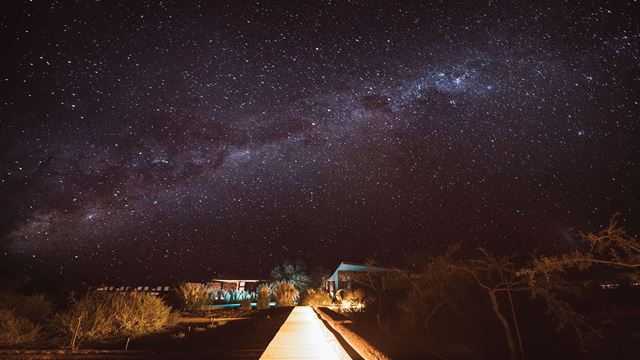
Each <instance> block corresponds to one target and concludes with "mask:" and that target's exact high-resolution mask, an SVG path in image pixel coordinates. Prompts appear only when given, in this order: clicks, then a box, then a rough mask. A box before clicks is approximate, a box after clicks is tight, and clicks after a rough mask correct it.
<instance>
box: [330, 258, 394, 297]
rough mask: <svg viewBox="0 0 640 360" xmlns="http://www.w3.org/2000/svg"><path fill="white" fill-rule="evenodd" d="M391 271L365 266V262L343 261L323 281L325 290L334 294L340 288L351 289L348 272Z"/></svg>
mask: <svg viewBox="0 0 640 360" xmlns="http://www.w3.org/2000/svg"><path fill="white" fill-rule="evenodd" d="M367 271H371V272H391V271H393V269H391V268H387V267H380V266H367V265H366V264H360V263H352V262H346V261H343V262H341V263H340V265H338V267H337V268H336V270H335V271H334V272H333V274H332V275H331V276H329V277H328V278H327V279H326V281H325V285H324V286H325V290H327V291H328V292H329V294H331V296H335V294H336V292H337V291H338V290H340V289H351V287H352V285H353V284H352V281H351V276H350V273H353V272H367Z"/></svg>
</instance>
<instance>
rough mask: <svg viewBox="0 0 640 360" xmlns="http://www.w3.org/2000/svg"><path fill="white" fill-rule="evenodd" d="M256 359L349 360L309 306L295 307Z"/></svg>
mask: <svg viewBox="0 0 640 360" xmlns="http://www.w3.org/2000/svg"><path fill="white" fill-rule="evenodd" d="M260 359H351V357H349V355H348V354H347V352H346V351H345V350H344V348H343V347H342V346H341V345H340V343H339V342H338V340H337V339H336V338H335V336H333V334H332V333H331V331H329V329H327V328H326V326H324V324H323V323H322V321H321V320H320V319H318V316H317V315H316V313H315V312H314V311H313V309H312V308H311V307H309V306H296V307H295V308H293V311H291V314H290V315H289V317H288V318H287V320H286V321H285V322H284V324H282V327H281V328H280V330H278V333H276V336H275V337H274V338H273V340H271V342H270V343H269V346H267V349H266V350H265V351H264V353H263V354H262V357H260Z"/></svg>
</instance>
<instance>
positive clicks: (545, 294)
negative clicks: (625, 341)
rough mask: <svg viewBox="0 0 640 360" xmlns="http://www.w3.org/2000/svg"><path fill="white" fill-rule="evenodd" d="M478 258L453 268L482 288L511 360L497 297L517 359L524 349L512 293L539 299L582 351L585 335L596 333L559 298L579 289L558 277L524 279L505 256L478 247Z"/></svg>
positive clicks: (522, 354)
mask: <svg viewBox="0 0 640 360" xmlns="http://www.w3.org/2000/svg"><path fill="white" fill-rule="evenodd" d="M479 250H480V252H481V253H482V256H481V257H478V258H471V259H467V260H465V261H463V262H461V263H460V265H457V266H459V267H460V269H461V270H462V271H464V272H466V273H467V274H469V275H470V276H471V277H472V278H473V280H474V281H475V283H476V284H477V285H478V286H479V287H480V288H481V289H483V290H484V291H485V292H486V294H487V296H488V298H489V301H490V303H491V311H492V312H493V314H494V315H495V317H496V319H497V320H498V322H499V323H500V325H501V326H502V328H503V330H504V334H505V340H506V342H507V346H508V348H509V353H510V357H511V359H517V358H518V351H516V345H515V340H514V336H513V332H514V331H513V330H514V329H512V328H511V325H510V322H509V320H508V315H506V314H505V312H504V309H503V308H502V307H501V305H500V298H501V297H502V298H503V297H506V300H507V301H508V304H509V308H510V312H511V317H512V320H513V325H514V328H515V334H516V336H517V340H518V345H519V353H520V356H521V357H522V358H523V357H524V348H523V344H522V337H521V336H520V329H519V325H518V320H517V316H516V309H515V305H514V302H513V297H512V294H513V293H516V292H525V293H528V294H529V295H530V296H531V297H532V298H534V299H535V298H539V299H541V300H542V301H543V302H544V304H545V306H546V308H547V310H548V312H549V314H550V315H551V316H552V317H553V319H554V320H555V321H556V323H557V325H558V330H560V329H563V328H565V327H566V326H570V327H572V328H573V329H574V331H575V333H576V336H577V338H578V342H579V344H580V345H581V347H583V348H584V345H585V341H586V337H585V334H586V333H591V334H596V331H595V329H594V328H593V327H591V326H590V325H589V324H588V322H587V321H586V319H585V317H584V315H582V314H580V313H578V312H577V311H575V310H574V309H573V308H572V307H571V306H570V304H569V303H567V302H566V301H564V300H562V299H561V295H563V294H577V293H578V292H579V288H578V287H576V286H572V285H570V284H569V283H568V282H567V281H565V280H564V279H563V278H562V277H560V276H559V274H547V276H545V277H539V276H535V275H532V276H530V277H528V278H527V276H525V275H524V272H523V270H522V268H521V267H518V266H517V265H516V264H515V263H514V261H513V260H512V259H511V258H510V257H508V256H496V255H493V254H491V253H489V252H488V251H486V250H484V249H482V248H479Z"/></svg>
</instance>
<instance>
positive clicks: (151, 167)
mask: <svg viewBox="0 0 640 360" xmlns="http://www.w3.org/2000/svg"><path fill="white" fill-rule="evenodd" d="M279 3H280V4H279V5H270V4H267V3H264V4H261V3H255V4H251V5H247V6H241V5H239V4H236V3H234V2H230V1H222V2H215V3H207V2H182V1H180V2H176V1H164V2H159V3H146V4H141V3H140V4H139V3H135V4H134V3H129V2H120V3H118V2H109V3H98V2H80V3H77V2H62V3H54V4H48V3H45V2H38V3H23V2H15V3H13V4H5V7H4V9H3V12H2V14H1V15H0V20H1V22H2V28H1V29H0V31H1V35H0V44H1V45H0V46H2V50H3V51H2V53H3V54H4V55H3V61H2V65H1V67H0V75H1V76H0V81H1V86H0V89H1V93H2V104H1V105H0V131H1V133H0V200H1V201H2V207H1V210H0V219H1V220H0V256H1V257H0V271H2V274H3V275H7V276H11V275H17V274H26V275H29V276H31V277H32V278H33V281H34V283H36V284H43V285H46V284H49V285H51V286H53V285H52V284H59V285H60V286H70V287H71V286H73V285H74V284H80V283H86V284H87V285H97V283H102V282H105V283H123V284H124V283H131V282H140V283H142V282H159V283H161V282H162V279H167V281H171V282H176V281H181V280H189V279H203V278H207V277H212V276H213V274H216V273H218V274H232V275H235V276H256V275H259V276H264V275H268V274H269V271H270V269H271V268H273V267H274V266H276V265H279V264H282V262H283V261H284V260H292V261H295V260H301V261H304V262H306V263H308V264H309V265H320V266H324V267H326V268H328V269H331V268H334V267H335V266H337V264H338V263H339V262H340V261H356V262H361V261H364V260H366V259H375V260H377V261H378V262H380V263H381V264H385V265H391V266H393V265H403V264H405V263H406V262H407V259H409V258H410V257H411V256H413V255H414V254H416V253H421V252H427V253H429V252H435V251H437V249H442V248H443V247H446V246H447V245H449V244H453V243H461V244H462V245H463V247H464V248H465V249H475V248H476V247H477V246H485V247H487V248H489V249H491V250H493V251H495V252H499V253H506V254H517V255H519V256H526V255H527V254H528V253H529V252H530V251H533V250H539V251H542V252H548V253H558V252H560V251H566V250H572V249H574V248H575V247H576V246H578V244H579V239H578V237H577V236H578V235H577V234H578V232H579V231H594V230H599V229H601V228H602V227H603V226H605V225H606V224H607V222H608V221H609V219H610V218H611V216H613V215H614V214H615V213H617V212H620V213H621V219H622V221H621V224H622V225H623V226H624V227H625V228H626V229H627V230H628V231H629V233H631V234H638V233H640V222H639V220H638V217H637V214H638V210H640V209H639V208H638V204H639V203H640V202H639V200H640V186H639V181H640V166H638V160H639V159H640V156H639V155H640V142H639V141H638V139H640V131H639V130H640V126H639V125H640V124H639V123H640V105H639V103H638V99H640V91H639V90H640V87H639V86H638V83H639V80H640V69H639V65H638V64H640V50H639V48H640V47H639V46H638V45H639V41H640V29H639V28H638V25H637V19H639V18H640V11H639V8H640V7H638V6H637V5H634V4H632V3H628V4H623V3H619V2H613V1H604V2H595V1H594V2H576V3H569V4H566V3H563V4H560V3H558V2H555V1H550V2H544V1H531V2H523V3H520V4H502V3H494V2H491V3H488V4H483V3H481V2H474V3H469V2H465V1H451V2H442V3H434V4H426V3H425V4H421V3H420V2H392V1H385V2H373V3H367V2H358V1H355V2H349V3H344V4H342V3H340V4H331V3H325V2H322V3H315V2H311V3H308V4H304V5H302V4H300V3H298V2H286V3H282V2H279ZM209 274H211V275H209ZM55 286H58V285H55Z"/></svg>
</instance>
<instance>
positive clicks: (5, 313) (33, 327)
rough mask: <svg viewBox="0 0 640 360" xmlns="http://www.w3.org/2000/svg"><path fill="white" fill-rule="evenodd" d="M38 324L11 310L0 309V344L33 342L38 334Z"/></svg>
mask: <svg viewBox="0 0 640 360" xmlns="http://www.w3.org/2000/svg"><path fill="white" fill-rule="evenodd" d="M40 330H41V329H40V325H37V324H34V323H33V322H31V321H30V320H29V319H27V318H25V317H22V316H18V315H16V314H15V313H14V312H13V311H12V310H9V309H0V345H21V344H28V343H33V342H35V341H36V340H37V339H38V336H39V335H40Z"/></svg>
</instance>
